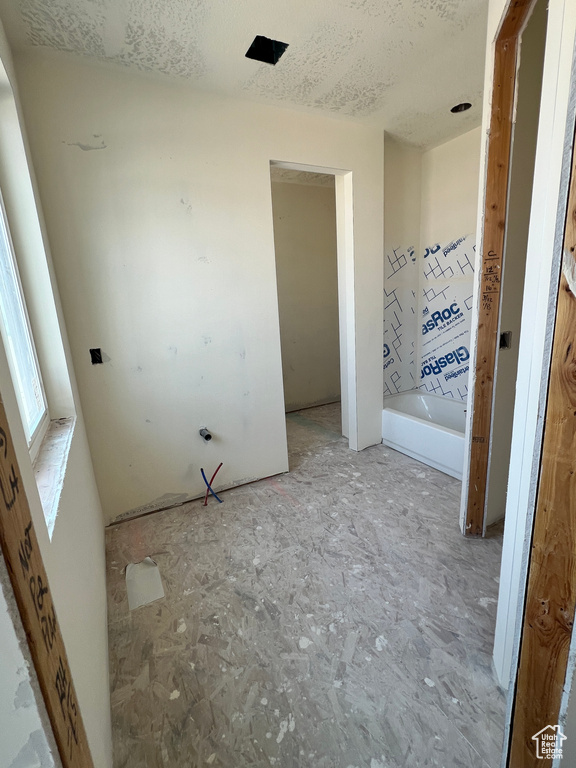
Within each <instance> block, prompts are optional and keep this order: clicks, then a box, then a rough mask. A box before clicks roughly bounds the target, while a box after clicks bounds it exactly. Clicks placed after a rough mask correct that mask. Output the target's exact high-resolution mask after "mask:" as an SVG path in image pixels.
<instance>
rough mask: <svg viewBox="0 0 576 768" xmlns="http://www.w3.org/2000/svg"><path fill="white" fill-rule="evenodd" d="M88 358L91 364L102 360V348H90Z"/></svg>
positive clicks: (96, 363)
mask: <svg viewBox="0 0 576 768" xmlns="http://www.w3.org/2000/svg"><path fill="white" fill-rule="evenodd" d="M90 360H91V362H92V365H98V364H99V363H101V362H102V350H101V349H100V348H98V349H91V350H90Z"/></svg>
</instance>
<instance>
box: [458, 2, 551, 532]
mask: <svg viewBox="0 0 576 768" xmlns="http://www.w3.org/2000/svg"><path fill="white" fill-rule="evenodd" d="M536 2H537V0H510V2H509V4H508V7H507V9H506V11H505V14H504V16H503V19H502V23H501V25H500V30H499V32H498V35H497V36H496V41H495V44H494V80H493V85H492V100H491V113H490V134H489V141H488V149H487V155H486V194H485V200H484V229H483V237H482V256H481V258H482V261H481V266H480V275H481V276H480V300H479V304H478V321H477V322H478V330H477V336H476V347H475V360H474V368H473V369H474V384H473V397H472V409H471V410H472V428H471V444H470V454H469V472H468V488H467V495H466V507H465V522H464V535H465V536H483V535H484V532H485V527H486V522H485V521H486V491H487V485H488V470H489V460H490V444H491V436H492V412H493V400H494V383H495V372H496V354H497V350H498V331H499V319H500V305H501V293H500V287H501V275H502V271H503V264H504V243H505V234H506V215H507V202H508V187H509V178H510V164H511V159H512V128H513V118H514V107H515V96H516V82H517V71H518V54H519V47H520V46H519V43H520V39H521V36H522V32H523V31H524V28H525V26H526V23H527V21H528V19H529V17H530V13H531V12H532V9H533V8H534V6H535V4H536Z"/></svg>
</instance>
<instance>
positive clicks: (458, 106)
mask: <svg viewBox="0 0 576 768" xmlns="http://www.w3.org/2000/svg"><path fill="white" fill-rule="evenodd" d="M471 106H472V104H470V102H469V101H463V102H462V103H461V104H456V106H455V107H452V109H451V110H450V112H453V113H454V114H456V113H457V112H466V110H468V109H470V107H471Z"/></svg>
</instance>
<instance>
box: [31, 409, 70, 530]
mask: <svg viewBox="0 0 576 768" xmlns="http://www.w3.org/2000/svg"><path fill="white" fill-rule="evenodd" d="M75 424H76V418H75V417H74V416H71V417H70V418H66V419H54V420H53V421H51V422H50V425H49V427H48V430H47V431H46V435H45V436H44V439H43V440H42V445H41V446H40V450H39V451H38V455H37V456H36V460H35V461H34V464H33V468H34V475H35V477H36V485H37V486H38V493H39V494H40V501H41V502H42V508H43V510H44V518H45V519H46V526H47V528H48V536H49V537H50V539H52V532H53V530H54V525H55V523H56V515H57V514H58V505H59V503H60V494H61V493H62V488H63V486H64V476H65V474H66V465H67V464H68V454H69V453H70V446H71V444H72V436H73V434H74V426H75Z"/></svg>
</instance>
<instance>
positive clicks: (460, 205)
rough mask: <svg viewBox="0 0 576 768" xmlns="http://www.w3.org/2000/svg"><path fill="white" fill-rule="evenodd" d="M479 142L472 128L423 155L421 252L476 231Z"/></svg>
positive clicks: (477, 130) (476, 129) (478, 135)
mask: <svg viewBox="0 0 576 768" xmlns="http://www.w3.org/2000/svg"><path fill="white" fill-rule="evenodd" d="M454 118H455V119H456V120H457V119H458V115H454ZM480 141H481V128H475V129H474V130H473V131H468V133H464V134H463V135H462V136H459V137H458V138H456V139H452V141H448V142H447V143H446V144H442V145H441V146H439V147H435V148H434V149H430V150H428V151H427V152H424V153H423V155H422V203H421V219H420V247H421V248H422V249H424V248H427V247H428V246H429V245H434V244H435V243H448V242H450V240H452V239H454V238H456V237H461V236H462V235H469V234H471V233H472V232H475V231H476V217H477V212H478V179H479V173H480Z"/></svg>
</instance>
